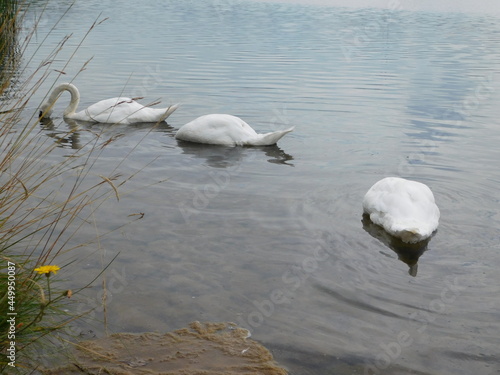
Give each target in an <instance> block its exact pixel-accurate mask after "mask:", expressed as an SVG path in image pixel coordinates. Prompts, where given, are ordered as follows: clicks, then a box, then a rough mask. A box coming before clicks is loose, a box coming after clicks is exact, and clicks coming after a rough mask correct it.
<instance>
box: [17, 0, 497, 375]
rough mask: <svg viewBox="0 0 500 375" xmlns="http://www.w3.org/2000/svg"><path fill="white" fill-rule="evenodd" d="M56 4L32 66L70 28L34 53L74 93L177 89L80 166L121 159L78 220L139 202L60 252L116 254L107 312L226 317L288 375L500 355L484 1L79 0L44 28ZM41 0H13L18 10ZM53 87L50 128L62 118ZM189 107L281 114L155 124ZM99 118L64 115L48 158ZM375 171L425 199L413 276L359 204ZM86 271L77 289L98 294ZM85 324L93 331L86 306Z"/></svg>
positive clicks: (90, 298) (62, 153)
mask: <svg viewBox="0 0 500 375" xmlns="http://www.w3.org/2000/svg"><path fill="white" fill-rule="evenodd" d="M58 3H60V2H58ZM65 10H66V7H65V6H64V5H58V4H56V2H50V3H49V6H48V9H47V10H46V11H45V13H43V15H42V17H41V22H40V28H39V31H38V33H37V35H36V36H35V38H34V39H33V41H32V43H31V45H30V47H29V50H30V51H34V50H35V48H40V51H39V53H38V54H37V57H36V58H35V59H34V60H33V61H31V62H29V64H30V65H29V66H36V64H37V61H38V59H40V60H41V58H42V57H45V56H47V55H48V54H49V52H50V51H51V50H52V49H53V48H54V47H55V46H56V43H57V42H58V41H59V40H61V38H63V37H64V36H65V35H68V34H72V37H71V38H70V39H69V40H68V41H67V43H66V46H65V49H63V51H62V52H61V53H60V55H58V57H57V58H56V59H55V60H54V61H53V63H52V65H51V67H50V69H53V70H55V69H57V70H64V71H65V72H66V75H64V76H62V77H61V78H60V79H59V82H64V81H66V80H70V79H72V78H73V77H75V75H76V78H75V79H74V83H75V84H76V85H77V86H78V87H79V89H80V92H81V95H82V100H81V103H80V106H81V107H82V108H83V107H84V106H88V105H90V104H92V103H93V102H95V101H97V100H100V99H104V98H108V97H113V96H118V95H125V96H131V97H136V96H141V97H144V99H142V101H143V102H144V103H147V102H152V101H155V100H157V99H161V100H162V103H163V104H171V103H177V102H179V103H182V107H181V108H180V109H178V111H177V112H175V113H174V114H173V115H172V116H171V117H170V118H169V119H168V125H163V126H160V127H158V128H155V129H151V124H145V125H136V126H116V127H113V128H112V129H109V131H108V132H107V133H106V136H109V137H111V136H117V137H115V138H114V141H113V142H111V143H110V144H109V145H108V146H107V147H106V148H105V149H104V150H103V151H102V154H101V155H100V158H99V159H98V162H97V163H96V164H95V165H94V168H93V169H92V171H93V173H92V174H91V175H90V177H89V178H90V179H92V178H94V177H93V176H96V177H95V178H96V179H97V178H98V177H97V176H98V175H99V174H102V175H108V174H112V173H121V174H122V175H123V176H128V175H130V174H133V173H137V174H136V176H135V177H134V178H133V179H132V180H130V181H128V182H127V184H126V185H125V186H124V187H123V190H122V195H121V197H120V201H119V202H117V201H116V200H108V201H107V202H106V204H104V205H103V206H102V209H101V210H100V212H99V214H98V215H97V217H96V224H97V229H96V228H94V227H93V225H88V227H87V226H85V227H83V228H82V230H81V232H80V234H79V238H77V239H78V240H83V241H85V238H88V237H90V236H93V235H95V232H96V230H97V231H98V232H99V233H105V232H107V231H108V230H111V229H113V228H116V227H118V226H119V225H121V224H124V223H126V222H128V221H130V220H131V218H134V217H137V216H129V215H133V214H137V213H143V214H144V217H143V218H142V219H141V220H138V221H137V222H135V223H133V224H131V225H128V226H125V227H123V228H121V229H119V230H116V231H114V232H112V233H111V234H108V235H107V236H106V237H105V238H104V239H103V240H102V242H101V247H100V249H99V250H98V251H97V252H95V249H96V246H93V247H89V248H82V249H79V250H78V251H77V252H73V253H72V254H71V257H72V258H74V259H77V260H78V261H79V263H78V264H79V267H78V270H76V271H75V270H74V269H72V270H71V271H68V272H66V273H63V275H64V276H65V277H66V278H68V280H69V281H68V283H69V284H71V285H74V286H77V285H81V283H82V282H83V281H86V282H88V281H90V280H91V279H92V277H93V276H94V275H95V274H96V273H97V272H98V270H100V269H101V268H102V265H101V262H104V263H106V262H107V261H109V260H111V259H112V258H113V257H114V256H115V255H116V254H117V253H118V252H119V256H118V258H117V259H116V260H115V261H114V262H113V264H112V265H111V267H110V268H109V269H108V271H107V282H108V289H109V295H108V306H107V309H108V310H107V317H108V318H107V322H108V327H109V330H110V331H115V332H117V331H129V332H143V331H160V332H165V331H168V330H172V329H176V328H179V327H183V326H185V325H186V324H187V323H189V322H191V321H194V320H201V321H235V322H237V323H239V324H240V325H242V326H245V327H247V328H249V329H250V330H251V332H252V336H253V338H255V339H256V340H259V341H260V342H262V343H263V344H264V345H266V346H267V347H268V348H270V349H271V350H272V352H273V354H274V356H275V358H276V359H277V360H278V362H280V363H281V364H283V365H285V366H286V367H287V368H288V369H289V370H290V373H292V374H319V375H324V374H362V373H365V374H379V373H383V374H410V373H411V374H429V375H430V374H433V375H434V374H440V375H441V374H464V375H470V374H487V375H492V374H498V373H500V365H499V360H500V358H499V355H498V348H499V347H500V312H499V303H498V301H499V298H498V296H499V294H500V274H499V273H498V267H499V266H500V260H499V250H500V245H499V241H498V239H499V235H500V230H499V228H500V216H499V208H498V203H499V194H498V186H499V183H500V171H499V168H498V161H499V159H500V152H499V147H498V145H499V144H500V130H499V128H498V119H499V118H500V107H499V106H498V102H499V99H500V97H499V96H500V94H499V93H500V89H499V80H500V20H498V19H497V18H491V17H488V16H482V15H467V14H453V13H448V14H446V13H418V12H406V11H383V10H370V9H358V10H349V9H342V8H335V7H315V6H307V5H298V4H295V5H287V4H277V3H272V2H269V3H265V2H257V3H255V2H244V1H234V2H233V1H161V2H160V1H135V2H133V3H131V2H126V3H123V2H113V1H107V0H104V1H94V0H89V1H76V3H75V4H74V5H73V7H72V8H71V9H70V10H69V11H68V13H67V15H66V16H65V17H64V18H63V19H62V21H61V22H59V23H58V24H57V26H56V28H55V29H54V31H53V32H52V33H51V34H50V36H49V37H48V39H47V40H45V42H43V41H44V38H45V36H46V34H47V32H48V29H49V28H50V27H51V26H52V25H53V24H54V23H55V22H56V21H57V20H58V18H59V17H60V16H61V14H63V13H64V11H65ZM40 14H41V9H38V8H37V7H36V5H35V6H32V7H31V9H30V10H29V13H28V16H27V19H26V24H27V26H29V24H30V20H31V19H34V17H35V16H37V15H40ZM30 17H31V18H30ZM104 18H108V19H107V20H106V21H105V22H103V23H101V24H99V25H98V26H95V27H94V29H93V30H92V31H91V32H90V34H89V35H88V36H87V37H86V38H85V40H84V41H83V43H82V45H81V47H80V48H79V49H78V51H77V52H76V54H75V55H74V56H73V59H72V61H71V63H70V64H69V65H68V66H65V63H66V61H67V59H68V58H69V56H71V54H72V53H73V51H74V49H75V47H76V46H77V45H78V44H79V42H80V41H81V39H82V38H83V37H84V35H85V33H86V32H87V30H88V29H89V27H90V26H91V25H92V23H93V22H94V21H95V20H96V19H98V20H101V19H104ZM92 57H93V59H92V60H91V61H90V63H89V64H88V65H87V66H86V67H85V70H83V71H81V72H79V70H80V69H81V67H82V66H83V65H84V63H85V62H86V61H87V60H89V59H90V58H92ZM25 63H26V64H28V61H25ZM77 73H78V74H77ZM51 76H52V77H53V79H52V80H51V79H49V80H48V81H46V84H45V85H44V87H43V88H42V89H41V90H39V91H38V95H40V97H38V98H34V100H33V101H32V102H33V103H32V104H31V107H30V109H31V110H33V111H35V110H36V107H37V103H39V102H40V101H41V100H42V93H43V92H44V91H45V92H46V91H48V90H49V87H50V86H49V83H52V82H53V81H54V80H55V78H57V76H58V73H57V72H55V71H53V72H52V73H51ZM68 100H69V99H68V96H63V97H62V98H61V99H60V100H59V101H58V103H57V105H56V108H55V114H56V115H55V118H54V127H53V128H46V129H45V130H44V134H46V135H47V136H51V137H54V136H57V135H58V133H59V132H63V131H65V130H67V129H68V126H69V125H68V124H66V123H65V122H63V121H62V118H61V115H62V112H63V110H64V108H65V105H66V103H68ZM37 101H38V102H37ZM207 113H231V114H233V115H237V116H239V117H241V118H243V119H244V120H246V121H247V122H248V123H249V124H250V125H252V126H253V127H254V128H255V129H256V130H257V131H260V132H265V131H269V130H273V129H280V128H285V127H289V126H291V125H295V127H296V128H295V131H294V132H293V133H291V134H289V135H287V136H286V137H285V138H283V139H282V140H281V141H280V142H279V144H278V146H274V147H267V148H226V147H212V146H205V145H193V144H187V143H179V142H177V141H176V140H175V139H174V134H175V131H176V129H178V128H179V127H180V126H181V125H182V124H184V123H186V122H188V121H190V120H191V119H193V118H195V117H197V116H200V115H203V114H207ZM107 128H109V126H98V125H97V126H86V125H84V124H82V130H81V132H78V133H77V135H76V136H74V137H72V138H71V139H67V140H65V141H64V142H63V143H62V146H63V147H61V148H60V149H58V150H57V151H56V153H55V154H54V156H53V158H54V159H56V160H58V159H62V158H64V157H66V156H68V155H71V153H72V152H73V150H72V147H73V148H77V147H84V148H85V147H87V146H86V144H87V143H88V142H90V141H92V140H93V139H94V138H95V137H96V134H98V133H99V132H101V131H103V130H107ZM118 135H121V136H120V137H118ZM138 142H140V143H139V145H137V144H138ZM119 162H121V164H119V165H118V167H117V168H116V169H115V167H116V166H117V163H119ZM113 170H114V172H113ZM385 176H401V177H405V178H411V179H415V180H418V181H421V182H424V183H426V184H428V185H429V186H430V187H431V189H432V190H433V192H434V194H435V197H436V200H437V203H438V205H439V207H440V209H441V222H440V226H439V230H438V232H437V234H436V235H435V236H434V237H433V238H432V240H431V241H430V243H429V244H428V248H427V251H425V252H424V253H423V254H422V255H421V257H420V259H418V272H417V274H416V276H411V275H410V274H409V267H410V266H409V265H408V264H407V263H410V264H414V263H415V261H416V259H415V257H413V259H408V254H405V253H399V254H398V253H397V252H396V250H393V248H394V249H397V248H395V247H394V246H393V245H391V244H390V243H389V241H388V240H387V239H386V238H385V237H384V236H383V233H380V231H378V230H377V228H373V227H372V226H370V225H369V223H366V222H363V218H362V209H361V200H362V198H363V195H364V194H365V192H366V191H367V190H368V189H369V188H370V186H371V185H372V184H373V183H374V182H376V181H377V180H379V179H381V178H383V177H385ZM68 178H69V177H68ZM163 180H166V181H164V182H162V183H158V182H160V181H163ZM145 186H148V187H145ZM391 246H392V248H391ZM399 258H401V259H399ZM410 258H411V257H410ZM417 258H418V257H417ZM404 260H406V263H405V262H404ZM68 269H69V268H68ZM97 284H98V283H97ZM97 284H96V286H95V287H93V288H91V289H89V290H87V291H86V294H85V296H82V297H80V300H78V306H77V309H80V310H81V311H84V310H86V309H89V308H92V307H96V306H99V300H100V297H101V294H102V293H101V290H102V287H101V286H100V285H97ZM98 310H99V309H98ZM90 324H91V328H90V329H92V330H94V331H95V332H96V333H98V334H101V332H102V331H103V328H102V326H103V325H102V314H101V313H97V314H95V320H94V321H91V322H90ZM85 329H87V328H85Z"/></svg>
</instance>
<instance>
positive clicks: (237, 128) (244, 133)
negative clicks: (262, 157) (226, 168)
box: [175, 114, 294, 146]
mask: <svg viewBox="0 0 500 375" xmlns="http://www.w3.org/2000/svg"><path fill="white" fill-rule="evenodd" d="M293 129H294V128H293V127H292V128H289V129H286V130H281V131H275V132H271V133H265V134H257V132H256V131H255V130H254V129H252V127H251V126H250V125H248V124H247V123H246V122H245V121H243V120H242V119H240V118H238V117H236V116H231V115H225V114H211V115H205V116H201V117H198V118H197V119H194V120H193V121H191V122H188V123H187V124H186V125H184V126H182V127H181V128H180V129H179V130H178V131H177V134H176V135H175V138H176V139H179V140H182V141H189V142H196V143H206V144H213V145H224V146H269V145H274V144H276V142H278V140H280V139H281V137H283V136H284V135H285V134H287V133H289V132H291V131H292V130H293Z"/></svg>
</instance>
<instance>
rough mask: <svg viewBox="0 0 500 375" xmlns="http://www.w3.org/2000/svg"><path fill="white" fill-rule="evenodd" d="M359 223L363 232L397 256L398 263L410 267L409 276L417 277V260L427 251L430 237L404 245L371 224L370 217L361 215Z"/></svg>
mask: <svg viewBox="0 0 500 375" xmlns="http://www.w3.org/2000/svg"><path fill="white" fill-rule="evenodd" d="M361 222H362V223H363V229H364V230H366V231H367V232H368V233H370V235H371V236H372V237H374V238H376V239H377V240H379V241H380V242H382V243H383V244H384V245H385V246H387V247H388V248H389V249H391V250H393V251H394V252H395V253H396V254H397V255H398V259H399V260H400V261H402V262H404V263H406V264H408V266H409V267H410V269H409V270H408V273H409V274H410V275H411V276H413V277H415V276H417V271H418V264H417V262H418V258H420V256H421V255H422V254H423V253H424V252H425V251H426V250H427V245H428V244H429V241H430V239H431V238H432V237H431V238H428V239H426V240H424V241H420V242H417V243H406V242H403V241H401V239H399V238H397V237H394V236H391V235H390V234H389V233H387V232H386V231H385V230H384V228H383V227H381V226H380V225H377V224H375V223H373V222H372V221H371V220H370V215H367V214H363V220H362V221H361ZM388 256H390V255H388Z"/></svg>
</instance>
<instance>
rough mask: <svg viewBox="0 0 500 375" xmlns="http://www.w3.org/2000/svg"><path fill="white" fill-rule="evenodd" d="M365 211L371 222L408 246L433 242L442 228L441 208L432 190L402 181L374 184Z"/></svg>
mask: <svg viewBox="0 0 500 375" xmlns="http://www.w3.org/2000/svg"><path fill="white" fill-rule="evenodd" d="M363 210H364V212H365V213H366V214H368V215H369V216H370V219H371V221H373V222H374V223H375V224H378V225H381V226H382V227H383V228H384V229H385V230H386V231H387V232H388V233H390V234H391V235H393V236H395V237H398V238H400V239H401V240H402V241H403V242H407V243H416V242H419V241H423V240H425V239H427V238H430V237H431V236H432V234H433V232H434V231H435V230H436V229H437V227H438V224H439V215H440V214H439V208H438V206H437V205H436V203H435V201H434V195H433V194H432V191H431V189H429V187H428V186H427V185H425V184H422V183H420V182H416V181H410V180H405V179H404V178H399V177H387V178H384V179H382V180H380V181H378V182H377V183H375V184H374V185H373V186H372V187H371V188H370V190H368V192H367V193H366V195H365V197H364V199H363Z"/></svg>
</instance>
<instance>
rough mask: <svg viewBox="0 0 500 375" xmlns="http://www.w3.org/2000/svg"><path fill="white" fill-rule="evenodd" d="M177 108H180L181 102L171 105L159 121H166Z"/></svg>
mask: <svg viewBox="0 0 500 375" xmlns="http://www.w3.org/2000/svg"><path fill="white" fill-rule="evenodd" d="M177 108H179V104H172V105H171V106H169V107H168V108H167V110H166V111H165V113H164V114H163V115H162V116H161V117H160V119H159V120H158V121H159V122H162V121H165V120H166V119H167V118H168V117H169V116H170V115H171V114H172V113H174V112H175V110H176V109H177Z"/></svg>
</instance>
